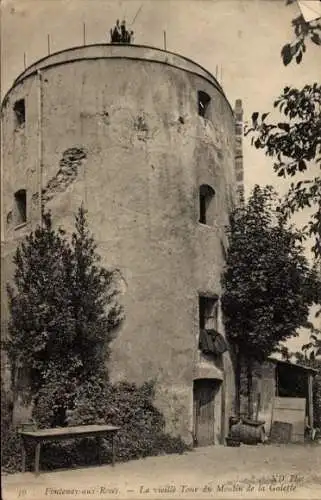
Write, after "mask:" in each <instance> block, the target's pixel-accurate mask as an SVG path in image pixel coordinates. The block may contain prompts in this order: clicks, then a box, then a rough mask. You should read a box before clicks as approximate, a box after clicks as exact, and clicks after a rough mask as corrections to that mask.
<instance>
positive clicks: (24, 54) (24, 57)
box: [23, 52, 27, 69]
mask: <svg viewBox="0 0 321 500" xmlns="http://www.w3.org/2000/svg"><path fill="white" fill-rule="evenodd" d="M23 65H24V68H25V69H26V67H27V62H26V53H25V52H24V53H23Z"/></svg>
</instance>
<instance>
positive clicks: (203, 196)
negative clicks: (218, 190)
mask: <svg viewBox="0 0 321 500" xmlns="http://www.w3.org/2000/svg"><path fill="white" fill-rule="evenodd" d="M214 195H215V191H214V189H213V188H211V186H208V185H206V184H203V185H202V186H200V191H199V202H200V217H199V222H200V223H201V224H208V223H209V222H210V217H209V208H210V205H211V203H212V200H213V198H214Z"/></svg>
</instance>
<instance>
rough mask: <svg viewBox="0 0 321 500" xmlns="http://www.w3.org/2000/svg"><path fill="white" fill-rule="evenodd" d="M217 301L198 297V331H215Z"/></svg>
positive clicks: (214, 298)
mask: <svg viewBox="0 0 321 500" xmlns="http://www.w3.org/2000/svg"><path fill="white" fill-rule="evenodd" d="M217 314H218V300H217V297H204V296H201V295H200V296H199V327H200V330H217Z"/></svg>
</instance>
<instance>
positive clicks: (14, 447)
mask: <svg viewBox="0 0 321 500" xmlns="http://www.w3.org/2000/svg"><path fill="white" fill-rule="evenodd" d="M12 411H13V402H12V398H11V396H10V394H9V393H8V392H7V391H6V389H5V387H4V384H3V380H2V378H1V468H2V469H3V470H4V471H5V472H14V471H17V470H19V469H20V467H21V443H20V438H19V436H18V434H17V432H16V431H15V430H14V428H13V426H12Z"/></svg>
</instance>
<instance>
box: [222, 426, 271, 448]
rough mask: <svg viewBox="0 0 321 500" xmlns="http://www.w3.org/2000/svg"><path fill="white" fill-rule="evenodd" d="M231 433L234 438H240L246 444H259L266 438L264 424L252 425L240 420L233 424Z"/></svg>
mask: <svg viewBox="0 0 321 500" xmlns="http://www.w3.org/2000/svg"><path fill="white" fill-rule="evenodd" d="M230 434H231V437H232V438H235V439H239V440H240V441H241V443H244V444H258V443H263V442H264V440H265V431H264V426H263V424H260V425H250V424H246V423H242V422H240V423H237V424H235V425H232V427H231V433H230Z"/></svg>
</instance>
